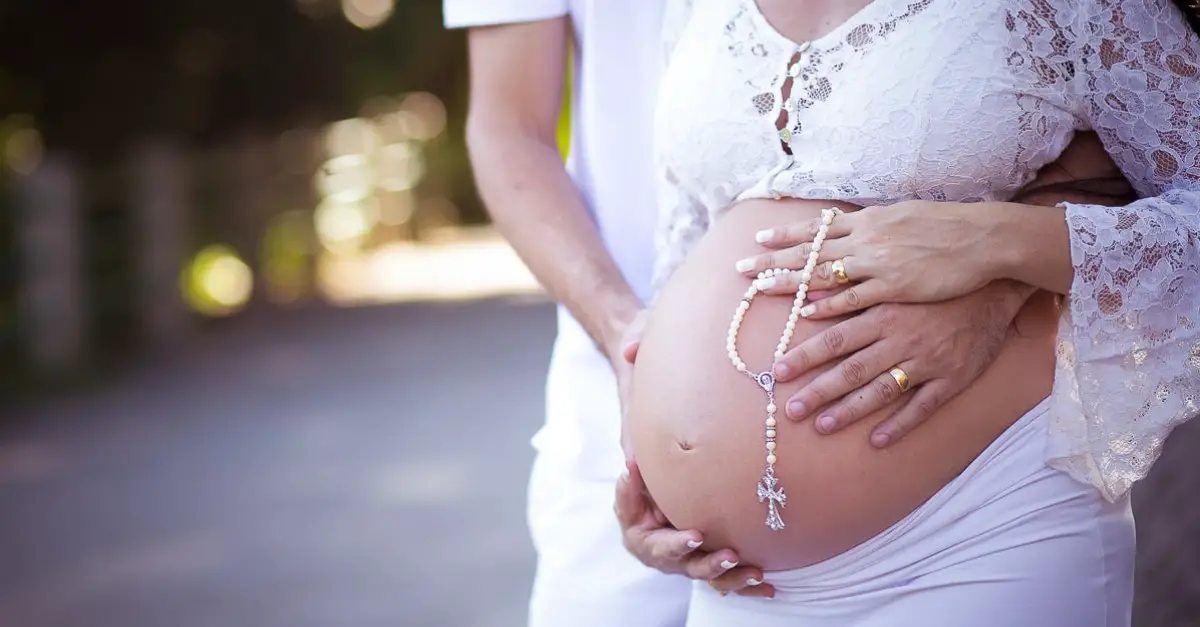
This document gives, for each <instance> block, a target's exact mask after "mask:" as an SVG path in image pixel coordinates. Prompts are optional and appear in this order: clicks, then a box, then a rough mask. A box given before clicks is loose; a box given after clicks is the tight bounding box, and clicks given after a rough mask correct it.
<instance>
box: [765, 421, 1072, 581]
mask: <svg viewBox="0 0 1200 627" xmlns="http://www.w3.org/2000/svg"><path fill="white" fill-rule="evenodd" d="M1049 406H1050V399H1049V398H1046V399H1043V400H1042V401H1041V402H1039V403H1038V404H1037V405H1036V406H1034V408H1033V409H1031V410H1029V411H1028V412H1026V413H1025V414H1024V415H1023V416H1021V418H1019V419H1018V420H1017V421H1016V422H1015V423H1013V424H1012V425H1011V426H1010V427H1009V428H1008V429H1006V430H1005V431H1004V433H1002V434H1000V437H998V438H996V440H995V441H993V442H992V443H991V444H990V445H989V446H988V447H987V448H986V449H984V451H983V453H981V454H980V455H979V456H978V457H976V458H975V460H974V461H972V462H971V464H970V465H968V466H967V468H966V469H965V470H963V471H962V472H961V473H959V475H958V476H957V477H955V478H954V479H953V480H952V481H951V482H950V483H948V484H946V486H944V487H943V488H942V489H941V490H939V491H938V492H937V493H936V494H934V495H933V496H932V497H930V498H929V499H928V500H927V501H925V503H923V504H922V505H921V506H920V507H918V508H917V509H915V510H913V511H912V512H911V513H909V514H908V515H907V516H905V517H904V518H902V519H901V520H900V521H899V522H897V523H895V524H894V525H892V526H891V527H889V528H887V529H886V530H884V531H882V532H881V533H879V534H878V535H876V536H874V537H872V538H870V539H868V540H866V541H864V542H862V543H861V544H859V545H857V546H855V547H854V548H852V549H850V550H848V551H846V552H844V553H841V554H839V555H836V556H834V557H831V558H829V559H827V560H825V561H822V562H818V563H816V564H813V565H811V566H805V567H802V568H797V569H793V570H786V571H775V572H769V573H766V574H765V579H766V581H767V582H769V583H771V584H772V585H774V586H775V587H776V588H777V589H778V590H780V591H783V590H784V589H790V590H793V591H809V592H818V591H819V590H821V589H829V590H831V591H834V590H836V591H838V593H839V594H841V593H845V592H847V591H848V590H847V589H848V588H850V587H852V586H854V582H855V581H857V580H868V579H873V578H876V577H878V576H879V575H880V574H881V573H879V572H872V570H873V567H875V566H878V565H880V564H881V563H883V562H885V561H887V560H889V559H891V558H894V557H895V556H897V555H898V554H900V553H907V552H908V551H910V550H914V549H915V550H921V549H916V545H919V544H921V542H922V540H923V539H924V538H929V537H935V536H938V535H940V531H941V530H942V529H944V528H945V527H946V526H948V525H950V524H952V523H953V522H954V521H956V520H958V519H960V518H961V517H962V516H963V515H965V514H966V513H969V512H971V511H974V510H976V509H978V508H979V507H980V506H982V505H983V504H986V503H987V502H989V501H991V500H993V499H995V498H998V497H999V496H1001V495H1003V494H1004V493H1006V492H1008V491H1010V490H1011V489H1012V488H1013V487H1014V486H1016V485H1019V484H1021V483H1022V479H1023V478H1024V477H1022V476H1021V474H1016V475H1014V470H1016V471H1019V472H1020V473H1022V474H1024V475H1025V476H1026V477H1027V476H1028V475H1032V474H1036V473H1044V472H1054V471H1052V470H1050V469H1049V468H1048V467H1046V466H1045V463H1044V461H1043V456H1042V452H1043V447H1044V444H1045V434H1046V415H1047V412H1048V410H1049ZM935 516H936V517H937V518H938V520H937V521H932V524H931V520H930V519H931V518H933V517H935ZM997 524H1002V523H1001V522H1000V521H997ZM929 548H930V549H931V550H936V549H934V548H933V547H929ZM900 561H903V562H905V563H907V562H909V561H911V560H907V559H905V560H897V562H900ZM874 570H883V571H886V570H887V569H874Z"/></svg>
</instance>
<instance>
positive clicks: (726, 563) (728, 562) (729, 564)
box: [721, 560, 737, 570]
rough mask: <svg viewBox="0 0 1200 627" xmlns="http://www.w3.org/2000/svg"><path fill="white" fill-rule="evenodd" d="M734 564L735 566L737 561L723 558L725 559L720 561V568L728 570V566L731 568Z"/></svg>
mask: <svg viewBox="0 0 1200 627" xmlns="http://www.w3.org/2000/svg"><path fill="white" fill-rule="evenodd" d="M734 566H737V562H731V561H729V560H725V561H723V562H721V568H724V569H725V570H729V569H730V568H733V567H734Z"/></svg>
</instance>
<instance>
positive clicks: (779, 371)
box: [772, 364, 792, 379]
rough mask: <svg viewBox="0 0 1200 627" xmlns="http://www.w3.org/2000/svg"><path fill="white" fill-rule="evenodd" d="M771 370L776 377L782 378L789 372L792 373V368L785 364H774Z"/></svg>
mask: <svg viewBox="0 0 1200 627" xmlns="http://www.w3.org/2000/svg"><path fill="white" fill-rule="evenodd" d="M772 370H774V371H775V378H776V379H783V378H786V377H787V376H788V375H789V374H792V369H791V368H788V367H787V365H786V364H775V367H774V368H772Z"/></svg>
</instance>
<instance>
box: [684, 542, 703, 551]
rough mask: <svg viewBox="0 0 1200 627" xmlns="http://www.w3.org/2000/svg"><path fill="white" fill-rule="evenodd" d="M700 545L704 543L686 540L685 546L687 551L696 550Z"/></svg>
mask: <svg viewBox="0 0 1200 627" xmlns="http://www.w3.org/2000/svg"><path fill="white" fill-rule="evenodd" d="M701 544H704V542H703V541H699V542H697V541H696V540H688V541H687V546H688V548H689V549H698V548H700V545H701Z"/></svg>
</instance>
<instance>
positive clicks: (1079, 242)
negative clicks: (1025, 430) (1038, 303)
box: [1047, 0, 1200, 500]
mask: <svg viewBox="0 0 1200 627" xmlns="http://www.w3.org/2000/svg"><path fill="white" fill-rule="evenodd" d="M1061 2H1063V3H1067V2H1068V0H1061ZM1069 4H1074V1H1073V0H1072V1H1071V2H1070V3H1069ZM1089 5H1091V7H1090V9H1089V10H1088V12H1094V11H1098V14H1092V15H1090V16H1085V18H1084V19H1083V20H1079V21H1076V26H1075V30H1076V33H1075V35H1076V36H1077V37H1078V38H1079V40H1078V42H1079V48H1078V50H1077V51H1076V52H1077V54H1075V55H1072V56H1073V57H1075V59H1077V63H1079V66H1078V67H1079V68H1080V71H1078V72H1076V73H1075V78H1074V84H1075V96H1076V98H1077V100H1076V104H1077V106H1078V110H1079V114H1080V116H1081V117H1082V118H1083V119H1084V120H1086V121H1087V122H1088V123H1089V124H1090V125H1091V127H1092V128H1093V129H1094V130H1096V131H1097V133H1098V134H1099V136H1100V138H1101V139H1102V141H1103V142H1104V145H1105V148H1106V149H1107V151H1108V152H1109V153H1110V154H1111V155H1112V157H1113V159H1114V160H1115V161H1116V163H1117V165H1118V166H1120V168H1121V170H1122V171H1123V172H1124V173H1125V176H1126V177H1127V178H1128V179H1129V180H1130V182H1131V183H1132V184H1133V185H1134V187H1136V188H1137V190H1138V192H1139V195H1140V196H1142V197H1143V198H1142V200H1139V201H1137V202H1135V203H1133V204H1130V205H1128V206H1125V207H1104V206H1094V205H1078V204H1071V203H1063V204H1062V205H1061V206H1063V207H1064V208H1065V209H1066V216H1067V224H1068V228H1069V232H1070V245H1071V259H1072V261H1073V263H1074V266H1075V278H1074V282H1073V284H1072V286H1071V293H1070V295H1069V299H1068V306H1067V307H1066V308H1064V309H1065V310H1064V318H1063V321H1062V324H1060V327H1059V344H1058V366H1057V372H1056V376H1055V381H1054V393H1053V395H1052V399H1053V407H1052V411H1051V416H1052V425H1051V437H1050V442H1049V448H1048V450H1047V459H1048V463H1049V464H1050V465H1051V466H1053V467H1055V468H1058V469H1061V470H1064V471H1066V472H1068V473H1069V474H1071V475H1072V476H1074V477H1075V478H1076V479H1079V480H1081V481H1085V482H1087V483H1091V484H1093V485H1095V486H1096V487H1098V488H1099V489H1100V490H1101V492H1102V493H1103V494H1104V496H1105V497H1106V498H1108V499H1110V500H1116V499H1118V498H1120V497H1121V496H1122V495H1124V494H1125V493H1126V492H1127V491H1128V490H1129V488H1130V487H1131V486H1132V485H1133V483H1134V482H1135V481H1137V480H1139V479H1141V478H1143V477H1145V476H1146V474H1147V473H1148V472H1149V470H1150V467H1151V465H1152V464H1153V463H1154V461H1155V460H1156V459H1157V458H1158V455H1159V453H1160V452H1161V449H1162V445H1163V441H1164V440H1165V439H1166V437H1167V435H1168V434H1169V433H1170V432H1171V430H1172V429H1174V428H1175V427H1176V426H1178V425H1179V424H1180V423H1182V422H1184V421H1186V420H1188V419H1190V418H1192V417H1193V416H1195V415H1196V414H1197V404H1196V402H1197V394H1198V392H1200V38H1197V36H1196V35H1195V33H1193V32H1192V31H1191V29H1190V28H1189V26H1188V24H1187V22H1186V21H1185V19H1184V17H1183V15H1182V14H1181V13H1180V12H1179V10H1178V9H1177V8H1176V7H1175V6H1174V5H1172V4H1171V2H1170V1H1169V0H1092V1H1091V2H1089ZM1066 10H1067V11H1070V10H1072V9H1070V8H1068V9H1066ZM1068 62H1069V61H1068ZM1060 67H1066V66H1060Z"/></svg>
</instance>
